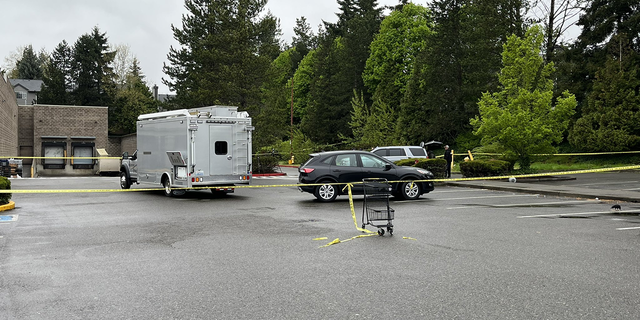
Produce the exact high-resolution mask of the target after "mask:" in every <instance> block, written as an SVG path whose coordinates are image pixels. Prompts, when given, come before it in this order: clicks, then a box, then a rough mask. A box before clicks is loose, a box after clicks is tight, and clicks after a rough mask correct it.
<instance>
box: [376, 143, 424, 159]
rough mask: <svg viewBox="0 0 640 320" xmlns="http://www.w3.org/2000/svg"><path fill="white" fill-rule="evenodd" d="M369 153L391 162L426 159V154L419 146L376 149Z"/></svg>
mask: <svg viewBox="0 0 640 320" xmlns="http://www.w3.org/2000/svg"><path fill="white" fill-rule="evenodd" d="M371 152H373V153H375V154H377V155H379V156H381V157H383V158H385V159H387V160H389V161H393V162H395V161H398V160H404V159H414V158H427V152H426V151H425V150H424V148H422V147H420V146H394V147H377V148H375V149H373V150H372V151H371Z"/></svg>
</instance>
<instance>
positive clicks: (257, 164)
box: [253, 153, 281, 174]
mask: <svg viewBox="0 0 640 320" xmlns="http://www.w3.org/2000/svg"><path fill="white" fill-rule="evenodd" d="M280 160H281V159H280V155H279V154H277V153H273V154H257V155H255V156H254V157H253V173H254V174H255V173H274V172H277V170H278V169H279V167H280Z"/></svg>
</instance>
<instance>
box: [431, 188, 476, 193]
mask: <svg viewBox="0 0 640 320" xmlns="http://www.w3.org/2000/svg"><path fill="white" fill-rule="evenodd" d="M481 191H488V190H487V189H470V188H460V189H459V190H448V191H432V192H429V193H430V194H433V193H451V192H481Z"/></svg>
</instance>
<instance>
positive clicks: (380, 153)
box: [373, 149, 387, 157]
mask: <svg viewBox="0 0 640 320" xmlns="http://www.w3.org/2000/svg"><path fill="white" fill-rule="evenodd" d="M373 153H375V154H377V155H379V156H381V157H384V156H386V155H387V149H380V150H376V151H374V152H373Z"/></svg>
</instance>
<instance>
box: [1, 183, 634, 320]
mask: <svg viewBox="0 0 640 320" xmlns="http://www.w3.org/2000/svg"><path fill="white" fill-rule="evenodd" d="M294 172H295V171H294ZM290 174H291V173H290ZM596 180H597V181H598V182H603V180H602V179H596ZM627 180H628V181H635V180H633V179H630V178H629V179H627ZM570 181H573V180H570ZM296 182H297V181H296V178H295V176H284V177H271V178H260V179H254V181H253V186H256V187H258V186H266V185H269V186H278V187H269V188H267V187H264V188H252V189H237V190H236V193H235V194H233V195H229V196H225V197H216V196H214V195H212V194H211V193H209V192H206V191H197V192H190V193H187V195H185V196H184V197H180V198H168V197H165V196H163V195H162V192H161V191H158V192H153V191H143V192H96V193H41V194H40V193H27V194H14V195H13V198H12V200H13V201H15V202H16V209H15V210H11V211H9V212H0V215H3V216H10V217H11V219H6V220H4V221H0V319H382V318H397V319H505V318H508V319H637V318H640V308H638V304H637V302H638V301H640V291H639V290H638V288H637V286H638V283H640V275H639V273H638V266H639V265H640V264H639V263H640V257H639V255H638V249H639V248H640V230H639V229H638V227H640V217H638V214H637V213H634V212H640V204H639V203H634V202H623V201H615V200H601V199H598V200H596V199H595V198H588V197H584V198H583V197H563V196H551V195H545V194H539V193H535V192H529V193H527V192H512V191H499V190H487V189H482V188H470V187H464V186H453V185H440V186H438V187H436V190H435V191H434V192H433V193H429V194H426V195H423V196H422V198H421V199H420V200H418V201H392V202H391V205H392V206H393V207H394V209H395V210H396V218H395V220H394V221H393V223H394V227H395V232H394V235H393V236H392V237H390V236H388V235H387V236H384V237H380V236H377V235H375V236H370V237H361V238H358V237H357V236H359V235H363V233H361V232H359V231H357V230H356V224H355V223H354V221H353V219H352V213H351V210H350V207H349V201H348V198H346V197H339V198H338V201H336V202H334V203H319V202H317V201H315V198H314V197H313V196H312V195H311V194H307V193H300V192H298V191H297V189H296V187H295V186H291V185H290V184H295V183H296ZM566 183H574V182H569V181H568V182H566ZM594 183H596V182H594ZM584 184H586V183H584V182H583V187H585V186H584ZM12 185H13V189H15V190H19V189H41V190H49V189H118V188H119V185H118V179H117V178H116V177H92V178H79V179H71V178H48V179H47V178H41V179H20V180H12ZM282 185H289V186H282ZM516 185H517V183H516ZM629 185H630V187H629V188H628V189H631V188H633V183H629ZM600 186H601V188H606V187H605V186H607V185H606V184H604V185H600ZM592 188H595V187H592ZM615 203H618V204H620V205H621V207H622V209H623V210H622V211H621V212H623V213H622V214H621V213H620V212H612V211H611V209H610V208H611V206H612V204H615ZM354 207H355V213H356V216H357V219H358V222H357V224H359V221H360V215H361V212H362V196H356V197H355V199H354ZM368 229H370V230H374V228H371V227H368ZM334 239H340V240H342V241H343V242H340V243H337V244H334V245H331V246H327V247H323V246H324V245H326V244H328V243H330V242H331V241H333V240H334ZM344 240H348V241H344Z"/></svg>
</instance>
